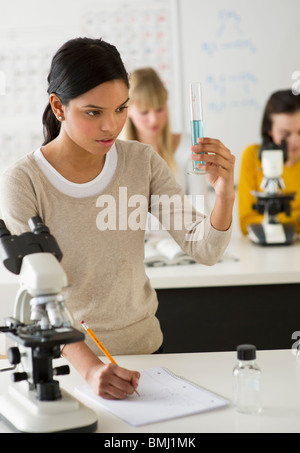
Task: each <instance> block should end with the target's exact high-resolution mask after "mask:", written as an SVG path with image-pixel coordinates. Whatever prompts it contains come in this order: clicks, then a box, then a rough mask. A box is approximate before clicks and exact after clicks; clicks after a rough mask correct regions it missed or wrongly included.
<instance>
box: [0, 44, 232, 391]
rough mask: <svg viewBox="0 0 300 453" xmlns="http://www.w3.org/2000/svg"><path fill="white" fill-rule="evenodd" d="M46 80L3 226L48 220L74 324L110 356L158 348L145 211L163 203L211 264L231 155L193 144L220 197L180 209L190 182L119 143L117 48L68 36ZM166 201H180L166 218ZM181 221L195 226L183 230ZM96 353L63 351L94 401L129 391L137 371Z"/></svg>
mask: <svg viewBox="0 0 300 453" xmlns="http://www.w3.org/2000/svg"><path fill="white" fill-rule="evenodd" d="M48 83H49V88H48V94H49V105H48V106H47V107H46V110H45V113H44V117H43V122H44V135H45V142H44V143H43V145H42V147H41V148H40V149H38V150H36V151H35V152H33V153H31V154H28V155H27V156H25V157H24V158H22V159H20V160H19V161H18V162H16V163H15V164H14V165H12V166H11V167H10V168H9V169H8V170H7V171H6V172H5V174H4V175H3V176H2V178H1V187H0V206H1V211H2V214H3V219H4V221H5V222H6V225H7V227H8V229H10V231H11V232H12V233H14V234H20V233H22V232H24V231H25V230H27V229H28V225H27V222H28V219H29V218H31V217H32V216H35V215H39V216H40V217H41V218H42V219H43V221H44V222H45V223H46V224H47V225H48V227H49V228H50V230H51V232H52V233H53V235H54V236H55V237H56V239H57V241H58V243H59V245H60V247H61V249H62V251H63V254H64V256H63V260H62V265H63V267H64V269H65V270H66V272H67V275H68V280H69V283H70V287H68V288H67V289H66V291H65V298H66V301H67V304H68V307H69V309H70V311H71V313H72V315H73V317H74V320H75V327H77V328H80V322H81V321H82V320H85V321H86V322H87V323H88V324H89V326H90V328H91V329H92V330H93V331H94V332H95V334H96V335H97V336H98V337H99V339H100V341H101V342H103V343H104V345H105V346H106V347H107V349H108V350H109V351H110V353H111V354H113V355H116V354H151V353H154V352H156V351H157V350H159V349H160V347H161V345H162V342H163V335H162V332H161V329H160V325H159V321H158V319H157V318H156V316H155V313H156V310H157V304H158V301H157V297H156V293H155V291H154V290H153V289H152V287H151V285H150V282H149V279H148V278H147V275H146V273H145V268H144V236H145V227H146V217H147V213H148V210H151V212H152V213H153V208H155V207H156V208H157V207H158V209H156V210H155V212H156V215H157V216H160V215H161V214H164V216H163V220H162V221H163V223H164V225H165V226H166V223H167V222H168V221H170V224H169V226H168V227H167V228H168V229H169V231H170V234H171V235H172V236H173V237H174V239H175V240H176V241H177V242H178V243H179V244H180V245H181V247H182V248H183V249H184V250H185V251H186V252H187V253H189V254H191V255H192V256H193V257H194V258H195V259H196V260H197V261H199V262H202V263H206V264H214V263H215V262H216V261H217V260H218V259H219V257H220V256H221V255H222V254H223V252H224V250H225V248H226V246H227V244H228V241H229V239H230V235H231V220H232V208H233V203H234V188H233V172H234V157H233V156H232V155H231V153H230V151H229V150H228V149H227V148H226V147H225V146H224V145H223V144H222V143H221V142H220V141H219V140H215V139H210V138H207V139H202V141H201V143H199V145H197V146H196V147H194V148H193V150H194V151H195V152H204V153H208V152H209V154H205V156H206V161H207V163H206V165H203V168H204V169H206V170H207V171H208V172H209V178H210V181H211V184H212V185H213V187H214V189H215V192H216V202H215V206H214V209H213V211H212V213H211V214H210V215H209V216H207V217H205V216H204V215H203V214H201V213H196V212H194V210H193V208H192V207H191V205H188V204H187V203H186V202H185V203H182V202H183V201H184V200H183V198H184V195H183V192H182V189H181V187H180V186H179V185H178V184H177V183H176V181H175V179H174V176H173V175H172V173H171V171H170V170H169V168H168V166H167V164H166V163H165V162H164V160H163V159H162V158H161V157H160V156H159V155H158V154H157V153H156V152H155V151H154V150H153V149H152V148H151V147H150V146H148V145H143V144H141V143H138V142H131V141H121V140H117V137H118V135H119V133H120V132H121V130H122V128H123V126H124V123H125V121H126V109H127V103H128V97H129V94H128V93H129V91H128V86H129V84H128V78H127V73H126V70H125V68H124V66H123V63H122V61H121V58H120V55H119V53H118V51H117V49H116V48H115V47H114V46H112V45H110V44H108V43H106V42H103V41H102V40H99V39H87V38H78V39H75V40H71V41H68V42H67V43H65V44H64V45H63V46H62V47H61V48H60V49H59V50H58V51H57V53H56V54H55V56H54V58H53V60H52V65H51V69H50V73H49V76H48ZM201 160H203V157H202V156H201ZM162 196H163V197H165V198H164V200H165V199H166V198H167V199H170V200H172V203H170V204H169V207H168V209H167V212H163V213H162V208H161V204H160V203H158V202H159V201H160V197H162ZM174 198H176V200H177V201H176V203H177V204H176V203H174ZM157 204H158V205H159V206H157ZM166 213H167V214H168V216H166ZM189 214H193V215H189ZM184 216H185V217H184ZM166 217H167V219H166ZM182 217H184V220H185V219H186V218H188V219H190V220H189V222H187V223H186V222H182V223H181V227H179V222H178V219H179V218H181V220H182ZM143 219H144V220H145V222H144V224H143ZM98 354H99V350H98V349H97V347H96V346H95V345H94V344H93V342H90V340H89V338H87V339H86V343H74V344H71V345H66V346H65V347H64V348H63V355H64V356H65V357H66V359H67V360H69V361H70V362H71V363H72V364H73V366H74V367H75V368H76V369H77V370H78V371H79V372H80V373H81V375H82V376H83V377H84V378H85V379H86V381H87V382H88V383H89V384H90V385H91V387H92V388H93V389H94V391H95V393H96V394H99V395H101V396H103V397H104V398H118V399H120V398H124V397H125V396H126V394H131V393H132V392H133V391H134V389H135V388H136V387H137V385H138V379H139V373H138V372H135V371H130V370H127V369H124V368H121V367H118V366H116V365H114V364H108V365H105V363H103V362H102V361H101V360H99V359H98V357H97V355H98Z"/></svg>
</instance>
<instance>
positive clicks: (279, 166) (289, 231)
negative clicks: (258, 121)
mask: <svg viewBox="0 0 300 453" xmlns="http://www.w3.org/2000/svg"><path fill="white" fill-rule="evenodd" d="M259 159H260V161H261V165H262V171H263V180H262V183H261V189H262V192H256V191H253V192H251V193H252V194H253V195H254V196H255V197H256V203H254V204H253V206H252V207H253V209H255V210H257V211H258V212H259V213H260V214H264V219H263V221H262V222H261V223H254V224H250V225H249V226H248V236H249V238H250V240H251V241H252V242H254V243H256V244H260V245H288V244H292V243H293V242H294V241H295V239H296V230H295V226H294V225H293V224H292V223H285V224H282V223H280V222H279V220H278V214H279V213H280V212H285V214H286V215H287V216H290V215H291V206H290V202H291V201H292V200H294V197H295V192H289V193H288V192H283V190H284V188H285V186H284V182H283V179H282V173H283V165H284V162H285V161H286V160H287V144H286V141H285V140H282V142H281V144H280V145H279V146H278V145H275V144H274V143H272V142H271V143H263V144H262V146H261V148H260V150H259Z"/></svg>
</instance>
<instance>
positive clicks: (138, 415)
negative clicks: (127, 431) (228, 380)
mask: <svg viewBox="0 0 300 453" xmlns="http://www.w3.org/2000/svg"><path fill="white" fill-rule="evenodd" d="M75 391H76V392H78V393H79V394H80V395H81V396H82V395H84V396H85V397H87V398H89V399H90V400H92V401H93V402H96V403H99V404H100V405H101V406H102V407H105V408H106V409H107V410H109V411H110V412H112V413H113V414H114V415H117V416H118V417H119V418H121V419H122V420H124V421H125V422H127V423H129V424H130V425H133V426H140V425H145V424H149V423H156V422H161V421H164V420H169V419H172V418H178V417H182V416H186V415H191V414H196V413H200V412H206V411H209V410H213V409H218V408H222V407H226V406H228V404H229V401H228V400H226V399H225V398H222V397H221V396H219V395H216V394H215V393H212V392H210V391H208V390H205V389H203V388H201V387H199V386H197V385H195V384H192V383H191V382H189V381H186V380H184V379H182V378H180V377H178V376H176V375H174V374H173V373H171V372H170V371H169V370H167V369H166V368H162V367H156V368H149V369H147V370H143V371H142V372H141V377H140V381H139V387H138V392H139V394H140V396H138V395H136V394H135V393H134V394H133V395H130V396H128V397H127V398H126V399H124V400H107V399H104V398H101V397H100V396H97V395H95V393H94V392H93V390H92V389H91V388H90V387H89V386H88V385H84V386H81V387H76V389H75Z"/></svg>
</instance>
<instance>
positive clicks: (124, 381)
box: [81, 321, 139, 399]
mask: <svg viewBox="0 0 300 453" xmlns="http://www.w3.org/2000/svg"><path fill="white" fill-rule="evenodd" d="M81 324H82V326H83V328H84V329H85V331H86V332H87V333H88V334H89V336H90V337H91V338H92V340H93V341H94V342H95V343H96V344H97V346H98V347H99V349H100V350H101V351H102V352H103V354H104V355H105V356H106V357H107V358H108V359H109V361H110V362H111V363H112V364H113V365H116V366H117V368H114V369H112V368H111V366H110V365H107V366H106V373H103V374H106V376H105V377H104V376H103V380H105V381H109V382H106V386H107V385H109V384H110V388H111V391H112V390H113V389H114V388H115V390H117V389H118V390H119V391H121V390H123V391H124V394H123V398H124V397H125V396H126V394H127V393H128V394H130V393H132V388H133V390H134V392H135V393H136V394H137V395H138V396H139V393H138V391H137V390H136V387H137V385H138V379H139V373H138V372H132V371H129V370H126V369H125V368H121V367H119V366H118V365H117V363H116V361H115V360H114V358H113V357H112V356H111V355H110V353H109V352H108V350H107V349H106V348H105V346H104V345H103V344H102V343H101V342H100V340H99V339H98V338H97V337H96V335H95V334H94V332H93V331H92V330H91V329H90V328H89V327H88V325H87V324H86V323H85V322H84V321H82V322H81ZM129 384H130V385H129ZM121 386H122V389H121ZM124 386H126V387H127V391H125V390H124V389H123V387H124ZM101 396H104V395H101ZM104 397H106V398H111V396H104ZM115 398H118V399H120V398H121V397H119V396H118V397H117V396H116V397H115Z"/></svg>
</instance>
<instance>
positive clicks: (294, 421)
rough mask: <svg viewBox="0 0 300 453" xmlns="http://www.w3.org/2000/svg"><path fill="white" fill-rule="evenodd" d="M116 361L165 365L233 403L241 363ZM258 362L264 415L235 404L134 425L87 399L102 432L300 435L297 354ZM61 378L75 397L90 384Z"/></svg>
mask: <svg viewBox="0 0 300 453" xmlns="http://www.w3.org/2000/svg"><path fill="white" fill-rule="evenodd" d="M116 360H117V362H118V363H119V365H121V366H124V367H126V368H129V369H136V370H142V369H146V368H151V367H154V366H164V367H166V368H168V369H169V370H170V371H172V372H173V373H175V374H177V375H179V376H182V377H183V378H185V379H188V380H190V381H192V382H195V383H196V384H198V385H200V386H202V387H204V388H207V389H208V390H211V391H213V392H215V393H218V394H219V395H221V396H223V397H225V398H228V399H229V400H231V399H232V393H231V392H232V390H231V389H232V369H233V368H234V366H235V364H236V352H216V353H193V354H162V355H155V354H154V355H140V356H120V357H116ZM6 362H7V361H5V360H0V367H1V368H3V367H4V365H5V364H6ZM257 362H258V364H259V366H260V368H261V370H262V378H263V381H262V401H263V410H262V412H261V413H260V414H255V415H245V414H240V413H238V412H236V410H235V409H234V408H233V407H232V405H230V406H229V407H228V408H225V409H221V410H215V411H211V412H206V413H201V414H196V415H193V416H188V417H183V418H178V419H174V420H169V421H165V422H161V423H154V424H151V425H145V426H142V427H133V426H131V425H128V424H127V423H126V422H124V421H122V420H121V419H119V418H118V417H116V416H114V415H112V414H111V413H109V412H108V411H106V410H105V409H104V408H101V407H100V406H97V405H96V404H95V403H91V402H89V401H88V400H86V399H84V397H82V398H81V401H82V402H83V403H84V404H86V405H87V406H89V407H91V408H92V409H93V410H94V411H95V412H96V413H97V415H98V419H99V422H98V432H99V433H203V432H204V433H209V432H225V433H239V432H258V433H260V432H274V433H283V432H290V433H291V432H294V433H296V432H297V433H299V432H300V384H299V383H300V360H299V359H298V358H297V357H295V355H294V354H293V353H292V350H285V351H258V352H257ZM63 363H64V360H63V359H59V360H56V361H54V365H55V366H57V365H61V364H63ZM9 375H10V372H5V373H0V392H5V391H6V389H7V385H8V383H9V381H10V376H9ZM59 380H60V382H61V387H62V388H65V389H66V390H67V391H69V392H70V393H73V392H74V387H75V386H76V385H81V384H82V383H83V382H84V381H83V379H82V378H81V377H80V376H79V375H78V373H77V372H76V371H74V370H73V369H72V370H71V374H70V375H69V376H63V377H60V378H59ZM0 411H1V408H0ZM0 432H1V433H4V432H10V430H9V428H8V427H7V426H6V425H5V424H4V423H3V422H0ZM128 438H130V436H128Z"/></svg>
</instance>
